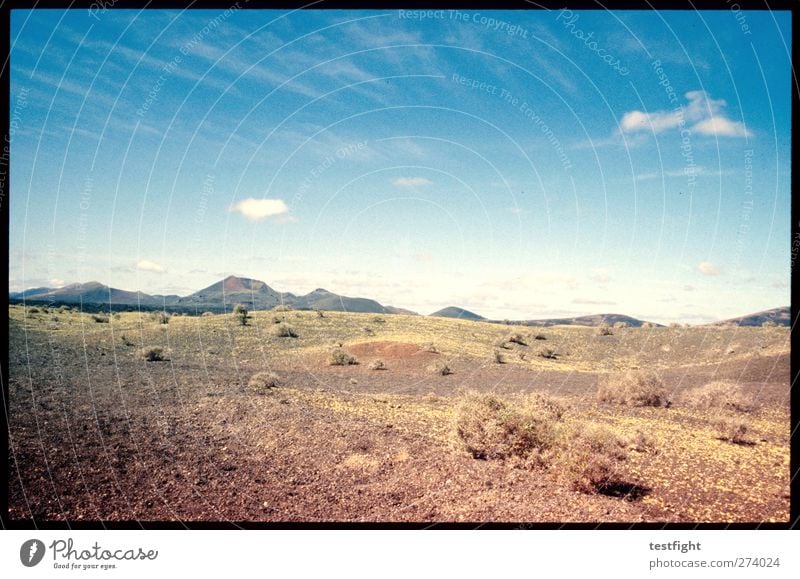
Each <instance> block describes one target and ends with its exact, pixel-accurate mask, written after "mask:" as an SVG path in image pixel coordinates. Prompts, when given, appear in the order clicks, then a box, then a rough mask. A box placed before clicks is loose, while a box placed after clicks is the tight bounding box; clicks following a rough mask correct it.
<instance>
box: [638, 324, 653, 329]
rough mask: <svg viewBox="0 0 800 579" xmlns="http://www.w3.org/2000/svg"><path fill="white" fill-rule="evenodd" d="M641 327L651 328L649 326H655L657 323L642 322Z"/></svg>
mask: <svg viewBox="0 0 800 579" xmlns="http://www.w3.org/2000/svg"><path fill="white" fill-rule="evenodd" d="M641 327H642V328H647V329H649V328H655V327H656V325H655V324H654V323H653V322H642V325H641Z"/></svg>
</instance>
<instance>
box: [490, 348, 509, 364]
mask: <svg viewBox="0 0 800 579" xmlns="http://www.w3.org/2000/svg"><path fill="white" fill-rule="evenodd" d="M492 359H493V360H494V363H495V364H505V363H506V359H505V357H504V356H503V353H502V352H501V351H499V350H495V351H494V356H492Z"/></svg>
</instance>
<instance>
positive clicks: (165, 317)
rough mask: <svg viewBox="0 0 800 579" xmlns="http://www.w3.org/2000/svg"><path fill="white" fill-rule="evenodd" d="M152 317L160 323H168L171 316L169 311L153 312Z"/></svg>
mask: <svg viewBox="0 0 800 579" xmlns="http://www.w3.org/2000/svg"><path fill="white" fill-rule="evenodd" d="M150 317H152V318H153V319H154V320H155V321H156V323H159V324H168V323H169V318H170V316H169V314H168V313H167V312H152V313H151V314H150Z"/></svg>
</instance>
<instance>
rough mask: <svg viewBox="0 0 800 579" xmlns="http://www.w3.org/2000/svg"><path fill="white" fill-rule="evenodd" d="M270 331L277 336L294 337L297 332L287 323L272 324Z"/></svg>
mask: <svg viewBox="0 0 800 579" xmlns="http://www.w3.org/2000/svg"><path fill="white" fill-rule="evenodd" d="M272 333H273V334H274V335H275V336H277V337H278V338H296V337H297V332H295V331H294V328H292V326H290V325H289V324H284V323H281V324H278V325H277V326H273V328H272Z"/></svg>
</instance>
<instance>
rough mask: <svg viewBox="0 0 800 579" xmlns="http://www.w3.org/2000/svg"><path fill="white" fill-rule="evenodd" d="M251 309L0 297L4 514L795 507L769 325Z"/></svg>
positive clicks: (329, 515)
mask: <svg viewBox="0 0 800 579" xmlns="http://www.w3.org/2000/svg"><path fill="white" fill-rule="evenodd" d="M165 321H166V323H164V322H165ZM245 321H246V325H242V324H241V322H240V317H238V316H235V315H232V314H227V315H223V314H218V315H203V316H172V317H169V318H166V317H164V318H163V319H159V316H156V315H153V314H151V313H149V312H142V313H139V312H129V313H120V314H114V315H110V316H98V315H93V314H88V313H81V312H79V311H77V310H75V309H69V310H67V309H64V308H50V309H48V308H46V307H44V308H43V307H41V306H39V307H34V308H31V307H28V308H25V307H23V306H11V307H10V308H9V330H8V331H9V376H8V381H7V385H8V389H9V392H8V396H9V403H10V404H9V408H8V423H9V457H8V464H9V469H8V486H9V496H8V501H9V517H10V519H12V520H25V521H30V520H31V519H33V520H35V521H37V522H44V521H64V520H67V521H187V522H188V521H212V522H228V521H230V522H304V523H318V522H415V523H443V522H469V523H475V524H480V523H486V522H512V523H520V524H524V523H548V522H701V523H702V522H748V523H752V522H786V521H787V520H788V518H789V429H790V418H789V329H788V328H786V327H771V328H751V327H711V326H703V327H691V328H687V327H655V328H612V329H611V333H610V334H608V335H601V332H599V331H598V328H596V327H575V326H569V327H568V326H560V327H558V326H556V327H548V328H533V327H521V326H508V325H502V324H491V323H486V322H473V321H461V320H455V319H446V318H432V317H425V316H406V315H376V314H358V313H340V312H320V313H318V312H315V311H268V312H251V313H249V315H248V317H247V318H245ZM517 334H518V335H517ZM334 358H335V360H334ZM333 361H338V362H341V363H342V365H334V364H332V363H331V362H333ZM348 362H357V363H348ZM445 366H446V367H447V369H445ZM448 372H449V373H448ZM631 376H634V377H635V376H648V377H649V378H647V380H656V381H657V384H656V386H654V388H656V389H660V391H659V392H658V393H657V395H656V396H655V398H654V399H647V397H645V398H641V397H639V398H637V397H636V396H632V397H631V396H627V398H626V396H625V395H623V394H624V392H625V387H626V384H628V385H629V384H630V380H629V378H630V377H631ZM645 382H646V381H645ZM714 382H716V383H717V386H716V389H715V387H711V388H710V389H709V388H708V387H707V386H706V385H708V384H709V383H714ZM648 384H649V383H648ZM640 385H641V384H640ZM645 386H646V384H645ZM643 387H644V386H643ZM598 391H600V392H601V393H603V392H604V393H605V394H604V395H600V396H598ZM618 394H619V395H618ZM651 394H652V393H651Z"/></svg>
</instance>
